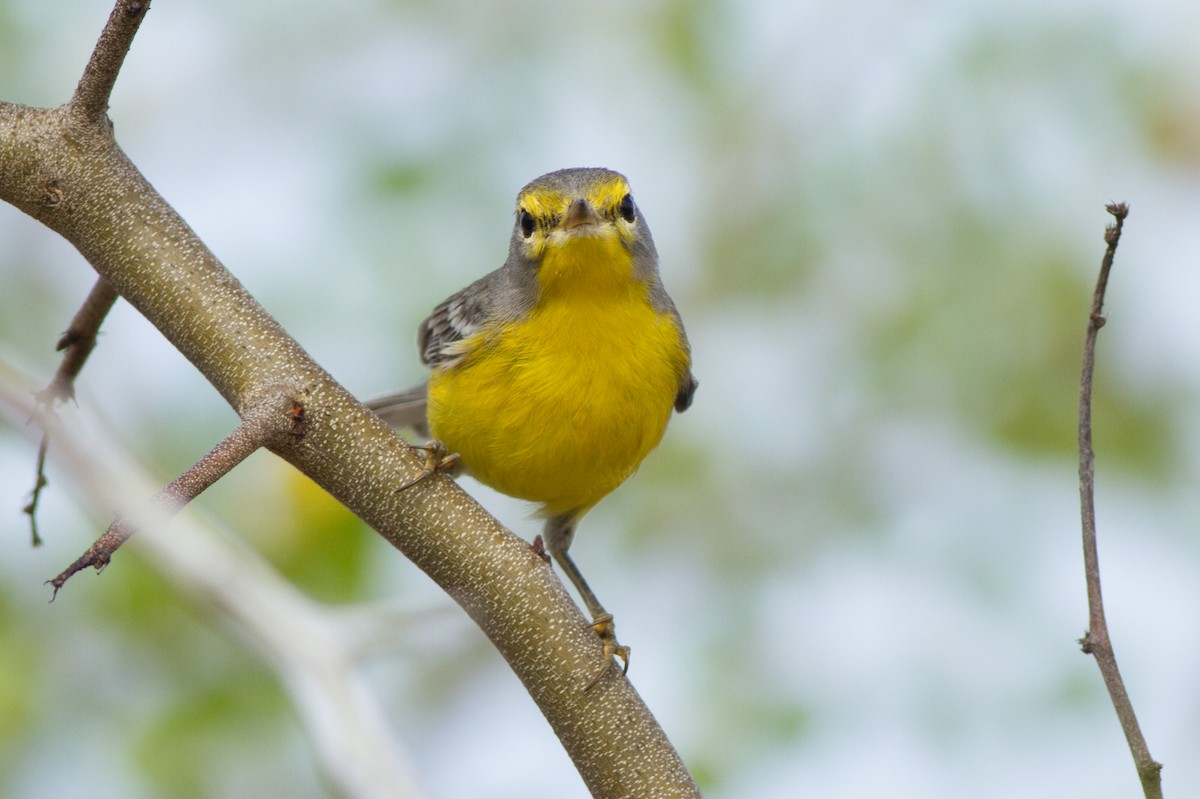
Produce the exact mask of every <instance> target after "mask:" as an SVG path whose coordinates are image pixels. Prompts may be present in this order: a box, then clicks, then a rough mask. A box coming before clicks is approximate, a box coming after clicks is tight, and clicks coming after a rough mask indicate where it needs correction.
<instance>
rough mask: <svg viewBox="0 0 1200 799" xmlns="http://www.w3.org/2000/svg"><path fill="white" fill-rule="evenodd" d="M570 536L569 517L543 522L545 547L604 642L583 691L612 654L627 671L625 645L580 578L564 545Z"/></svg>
mask: <svg viewBox="0 0 1200 799" xmlns="http://www.w3.org/2000/svg"><path fill="white" fill-rule="evenodd" d="M574 535H575V523H574V520H573V519H570V518H565V517H561V516H559V517H555V518H553V519H550V520H549V521H547V522H546V529H545V539H546V548H547V549H549V550H550V554H551V555H553V556H554V559H555V560H556V561H558V565H559V568H561V569H562V570H563V572H564V573H565V574H566V575H567V577H569V578H570V579H571V583H572V584H573V585H574V586H575V590H576V591H578V592H579V596H580V597H581V598H582V599H583V603H584V604H585V605H587V609H588V612H589V613H591V614H592V625H591V626H592V629H593V630H595V631H596V635H598V636H600V641H601V643H603V644H604V666H603V668H601V670H600V671H599V672H597V674H596V676H595V677H593V678H592V679H591V681H589V682H588V684H587V685H586V686H585V687H584V690H585V691H590V690H591V689H592V688H595V687H596V685H597V684H598V683H599V682H600V680H601V679H602V678H603V677H604V675H605V674H607V673H608V672H609V670H610V669H611V668H612V666H613V657H614V656H615V657H619V658H620V659H621V662H622V664H623V668H622V670H621V673H622V674H625V673H627V672H628V671H629V647H627V646H622V645H621V643H620V642H618V641H617V628H616V624H615V623H614V622H613V615H612V614H611V613H609V612H608V611H607V610H605V609H604V606H603V605H601V604H600V600H598V599H596V595H595V594H594V593H592V589H591V588H590V587H588V584H587V580H585V579H583V574H581V573H580V571H579V568H578V567H577V566H576V565H575V562H574V561H572V560H571V556H570V555H568V554H567V548H568V547H569V546H570V545H571V539H572V538H573V537H574Z"/></svg>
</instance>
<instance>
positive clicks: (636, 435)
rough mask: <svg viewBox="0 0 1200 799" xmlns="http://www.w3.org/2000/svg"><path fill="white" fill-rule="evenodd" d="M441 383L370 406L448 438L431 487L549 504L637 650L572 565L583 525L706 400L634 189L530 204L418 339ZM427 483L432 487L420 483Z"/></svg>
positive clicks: (527, 197) (610, 180) (550, 187)
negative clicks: (463, 485)
mask: <svg viewBox="0 0 1200 799" xmlns="http://www.w3.org/2000/svg"><path fill="white" fill-rule="evenodd" d="M417 345H418V349H419V353H420V358H421V361H422V362H423V363H424V364H426V365H427V366H429V367H430V369H431V372H430V375H429V378H428V381H427V382H425V383H423V384H421V385H418V386H415V387H413V388H409V389H404V390H401V391H397V392H393V393H390V394H386V395H384V396H381V397H378V398H376V399H373V400H370V401H368V403H367V404H368V407H370V408H371V409H372V410H375V411H376V412H377V413H379V415H380V416H381V417H383V418H384V420H385V421H388V422H389V423H391V424H393V425H394V426H398V427H404V426H407V427H412V428H414V429H416V430H417V431H418V432H419V433H421V434H424V435H429V436H432V439H433V440H432V441H431V442H430V443H429V445H427V447H426V451H427V453H434V454H430V455H429V456H428V457H427V468H426V469H425V470H424V471H423V472H422V473H421V475H420V476H419V477H418V479H420V478H421V477H425V476H427V475H428V474H430V473H432V472H433V471H436V470H438V469H439V468H441V467H443V466H448V465H450V464H453V465H454V466H455V467H457V468H459V469H463V470H465V471H466V472H467V473H468V474H470V475H471V476H473V477H474V478H476V479H477V480H479V481H480V482H481V483H484V484H485V485H488V486H490V487H492V488H494V489H496V490H497V491H499V492H501V493H503V494H507V495H509V496H512V497H516V498H519V499H522V500H527V501H529V502H533V503H537V504H538V505H540V508H539V509H538V515H539V516H541V517H543V518H544V519H545V523H544V527H543V531H542V539H543V541H544V544H545V549H546V550H547V551H548V552H549V554H550V556H551V557H553V559H554V561H555V562H557V563H558V565H559V568H561V569H562V571H563V573H565V574H566V575H567V577H568V578H569V579H570V580H571V582H572V583H573V584H574V586H575V589H576V590H577V591H578V592H579V595H580V597H581V598H582V599H583V602H584V604H585V605H586V606H587V609H588V611H589V612H590V613H591V616H592V627H593V629H594V630H595V631H596V633H597V634H598V635H599V636H600V638H601V640H602V642H603V643H604V664H605V665H604V668H603V669H602V670H601V671H600V672H599V673H598V674H597V675H596V676H595V678H593V679H592V681H591V682H590V683H589V684H588V685H587V688H588V689H590V688H591V687H593V686H594V685H596V684H597V683H598V682H599V680H600V679H601V678H602V677H603V676H604V674H605V673H606V672H607V671H608V669H609V668H610V667H611V666H612V665H613V664H614V663H615V660H614V658H620V659H621V661H622V662H623V666H624V668H623V671H628V668H629V651H630V650H629V647H627V646H622V645H621V644H620V643H619V642H618V641H617V638H616V631H615V625H614V623H613V617H612V614H611V613H609V612H608V611H606V610H605V609H604V606H603V605H601V603H600V601H599V600H598V599H597V598H596V595H595V593H594V592H593V591H592V590H591V588H590V587H589V586H588V583H587V581H586V580H584V578H583V574H582V573H581V572H580V571H579V569H578V567H577V566H576V565H575V563H574V561H573V560H572V559H571V557H570V556H569V555H568V554H567V550H568V549H569V548H570V546H571V543H572V541H573V540H574V537H575V531H576V529H577V527H578V525H579V521H580V519H581V518H582V517H583V516H584V514H586V513H587V512H588V511H589V510H590V509H591V508H593V507H594V506H595V505H596V504H597V503H598V502H599V501H600V500H601V499H603V498H604V497H605V496H607V495H608V494H609V493H610V492H612V491H613V490H614V489H615V488H617V486H619V485H621V484H622V483H623V482H624V481H625V480H626V479H627V478H629V477H630V476H631V475H632V474H633V473H634V472H635V471H636V470H637V468H638V466H639V465H640V464H641V463H642V460H643V459H644V458H645V457H646V455H647V454H649V453H650V451H651V450H653V449H654V447H656V446H657V445H658V443H659V441H660V440H661V439H662V437H663V433H664V432H665V430H666V428H667V423H668V420H669V419H670V417H671V414H672V411H675V412H683V411H685V410H687V409H688V407H689V406H690V405H691V404H692V398H693V396H694V394H695V392H696V386H697V381H696V378H695V377H694V376H693V374H692V368H691V367H692V355H691V346H690V344H689V342H688V338H687V333H686V332H685V330H684V325H683V320H682V318H681V317H680V314H679V311H678V310H677V308H676V306H675V303H674V302H673V301H672V300H671V297H670V295H669V294H668V293H667V291H666V289H665V288H664V287H663V283H662V279H661V277H660V275H659V268H658V253H657V251H656V249H655V246H654V240H653V238H652V237H651V235H650V228H649V227H648V226H647V224H646V220H645V218H644V217H643V215H642V212H641V209H640V208H638V206H637V204H636V203H635V202H634V199H633V193H632V191H631V189H630V186H629V181H628V180H627V179H626V177H625V176H624V175H622V174H621V173H619V172H615V171H612V170H609V169H601V168H574V169H561V170H558V171H555V172H550V173H548V174H546V175H542V176H541V177H539V178H536V179H534V180H533V181H531V182H529V183H528V184H527V185H526V186H525V187H524V188H522V189H521V190H520V192H519V193H518V195H517V201H516V211H515V221H514V225H513V231H512V236H511V238H510V241H509V249H508V258H507V260H506V261H505V262H504V264H503V266H501V267H500V268H499V269H497V270H495V271H493V272H489V273H488V274H486V275H484V276H483V277H481V278H479V279H478V280H476V281H475V282H473V283H471V284H470V285H468V286H467V287H466V288H464V289H462V290H461V291H459V292H457V293H455V294H453V295H451V296H450V297H449V298H448V299H446V300H445V301H443V302H442V303H441V304H440V305H438V306H437V307H436V308H434V310H433V312H432V313H431V314H430V315H429V317H428V318H427V319H425V320H424V321H423V322H422V323H421V325H420V327H419V328H418V334H417ZM413 482H416V481H413Z"/></svg>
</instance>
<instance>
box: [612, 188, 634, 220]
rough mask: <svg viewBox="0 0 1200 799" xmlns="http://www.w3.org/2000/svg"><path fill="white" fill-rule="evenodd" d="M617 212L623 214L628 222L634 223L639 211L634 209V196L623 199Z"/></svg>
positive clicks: (629, 195)
mask: <svg viewBox="0 0 1200 799" xmlns="http://www.w3.org/2000/svg"><path fill="white" fill-rule="evenodd" d="M617 210H618V211H620V212H621V216H623V217H624V218H625V221H626V222H632V221H633V220H634V219H636V218H637V210H636V209H635V208H634V207H633V195H632V194H626V195H625V196H624V197H622V198H621V204H620V205H618V206H617Z"/></svg>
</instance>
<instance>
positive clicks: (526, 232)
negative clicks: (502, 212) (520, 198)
mask: <svg viewBox="0 0 1200 799" xmlns="http://www.w3.org/2000/svg"><path fill="white" fill-rule="evenodd" d="M517 224H518V225H520V226H521V235H522V236H524V237H525V238H529V237H530V236H532V235H533V231H534V228H536V227H537V223H536V222H535V221H534V219H533V214H531V213H529V212H528V211H526V210H525V209H524V208H522V209H521V210H520V211H519V212H517Z"/></svg>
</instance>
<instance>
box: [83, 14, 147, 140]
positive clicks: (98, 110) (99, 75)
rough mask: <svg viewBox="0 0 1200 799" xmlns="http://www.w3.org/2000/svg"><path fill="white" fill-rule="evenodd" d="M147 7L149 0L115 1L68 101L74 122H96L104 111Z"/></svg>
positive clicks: (105, 112) (103, 114) (144, 16)
mask: <svg viewBox="0 0 1200 799" xmlns="http://www.w3.org/2000/svg"><path fill="white" fill-rule="evenodd" d="M149 8H150V0H119V1H118V2H117V4H116V5H115V6H113V10H112V13H111V14H109V16H108V23H107V24H105V26H104V30H103V32H101V34H100V40H99V41H98V42H96V47H95V49H94V50H92V57H91V59H90V60H89V61H88V63H87V66H86V67H84V70H83V77H81V78H80V79H79V84H78V85H77V86H76V87H75V95H74V96H73V97H72V98H71V102H70V103H69V104H68V105H69V106H70V110H71V114H72V116H73V117H74V118H75V119H76V120H77V121H79V122H83V123H91V124H96V123H99V122H100V121H101V120H103V119H104V116H105V114H107V113H108V98H109V97H110V96H111V95H112V90H113V86H114V85H115V84H116V82H117V73H119V72H120V71H121V65H122V64H123V63H125V55H126V54H127V53H128V52H129V46H130V45H131V44H132V43H133V37H134V36H135V35H136V34H137V32H138V27H140V26H141V24H142V20H143V19H145V18H146V11H147V10H148V9H149Z"/></svg>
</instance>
